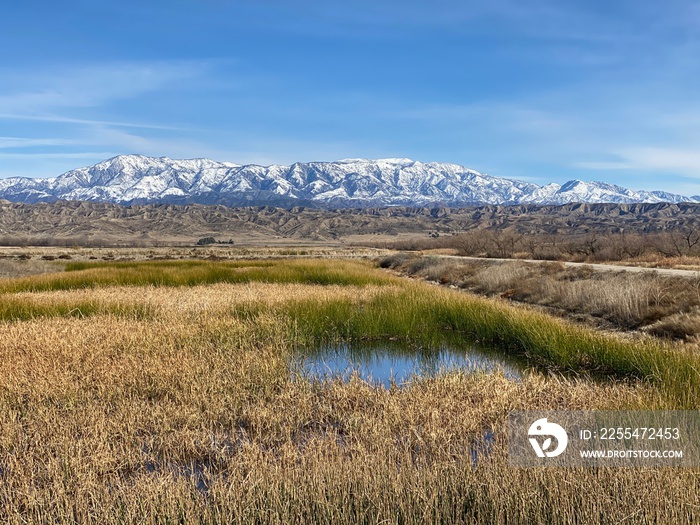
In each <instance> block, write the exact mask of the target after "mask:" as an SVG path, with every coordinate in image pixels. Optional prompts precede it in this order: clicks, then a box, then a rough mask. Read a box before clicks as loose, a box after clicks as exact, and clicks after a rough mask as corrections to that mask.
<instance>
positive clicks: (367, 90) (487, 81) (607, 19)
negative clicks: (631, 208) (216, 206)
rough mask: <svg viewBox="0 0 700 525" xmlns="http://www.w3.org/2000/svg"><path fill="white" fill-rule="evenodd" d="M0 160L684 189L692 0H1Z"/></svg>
mask: <svg viewBox="0 0 700 525" xmlns="http://www.w3.org/2000/svg"><path fill="white" fill-rule="evenodd" d="M2 11H3V15H2V17H1V18H0V178H4V177H9V176H55V175H58V174H60V173H62V172H64V171H67V170H69V169H71V168H75V167H79V166H84V165H88V164H92V163H95V162H97V161H99V160H103V159H105V158H107V157H111V156H114V155H118V154H126V153H141V154H145V155H153V156H169V157H172V158H191V157H210V158H213V159H215V160H227V161H231V162H237V163H260V164H271V163H291V162H295V161H312V160H336V159H340V158H348V157H366V158H380V157H409V158H413V159H416V160H421V161H424V162H429V161H440V162H453V163H457V164H463V165H466V166H469V167H471V168H474V169H477V170H479V171H482V172H485V173H489V174H491V175H496V176H503V177H510V178H518V179H525V180H529V181H532V182H536V183H540V184H544V183H547V182H559V183H561V182H564V181H566V180H570V179H573V178H578V179H583V180H605V181H608V182H613V183H617V184H620V185H623V186H627V187H631V188H635V189H666V190H669V191H675V192H678V193H684V194H686V195H694V194H700V2H698V1H687V0H665V1H664V2H659V1H650V0H635V1H618V0H608V1H599V0H589V1H578V2H571V1H566V0H541V1H529V0H491V1H489V2H466V1H444V0H433V1H431V2H427V1H426V2H415V1H410V0H404V1H394V0H388V1H382V0H375V1H373V2H370V1H365V0H354V1H352V2H348V1H345V2H340V1H336V0H323V1H289V0H288V1H276V0H258V1H246V0H243V1H227V0H196V1H195V0H167V1H166V0H163V1H160V0H156V1H152V0H141V1H139V2H136V1H132V0H120V1H118V2H117V1H112V0H102V1H99V0H84V1H82V0H80V1H78V0H65V1H63V2H54V1H33V0H28V1H26V2H5V4H4V5H3V9H2Z"/></svg>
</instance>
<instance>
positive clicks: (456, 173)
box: [0, 155, 700, 206]
mask: <svg viewBox="0 0 700 525" xmlns="http://www.w3.org/2000/svg"><path fill="white" fill-rule="evenodd" d="M0 199H7V200H10V201H23V202H30V203H31V202H40V201H54V200H58V199H66V200H87V201H106V202H114V203H120V204H129V203H134V202H136V203H139V202H167V203H181V204H184V203H202V204H226V205H243V204H252V203H256V204H262V203H270V204H294V203H295V202H300V201H302V202H305V203H317V204H320V205H325V206H393V205H407V206H428V205H449V206H461V205H473V204H520V203H532V204H565V203H569V202H586V203H594V202H613V203H631V202H682V201H687V202H699V201H700V199H698V197H693V198H689V197H685V196H682V195H675V194H672V193H667V192H663V191H651V192H650V191H634V190H628V189H625V188H622V187H620V186H616V185H614V184H608V183H605V182H585V181H580V180H571V181H568V182H566V183H565V184H563V185H561V186H560V185H558V184H547V185H545V186H538V185H536V184H532V183H528V182H523V181H518V180H510V179H505V178H500V177H492V176H489V175H486V174H482V173H479V172H478V171H475V170H472V169H469V168H466V167H464V166H460V165H457V164H447V163H439V162H430V163H421V162H418V161H414V160H411V159H406V158H386V159H378V160H370V159H343V160H340V161H335V162H310V163H302V162H298V163H295V164H293V165H291V166H282V165H271V166H258V165H254V164H249V165H240V164H234V163H231V162H216V161H213V160H210V159H206V158H198V159H187V160H174V159H170V158H168V157H160V158H154V157H146V156H144V155H119V156H117V157H113V158H111V159H107V160H104V161H102V162H99V163H97V164H95V165H93V166H87V167H83V168H78V169H75V170H71V171H69V172H66V173H64V174H63V175H60V176H58V177H55V178H50V179H32V178H21V177H17V178H13V179H5V180H0Z"/></svg>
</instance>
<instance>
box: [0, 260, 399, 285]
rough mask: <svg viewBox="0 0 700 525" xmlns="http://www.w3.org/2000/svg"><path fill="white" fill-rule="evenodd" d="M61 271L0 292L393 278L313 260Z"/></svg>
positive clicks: (79, 266) (110, 265) (111, 265)
mask: <svg viewBox="0 0 700 525" xmlns="http://www.w3.org/2000/svg"><path fill="white" fill-rule="evenodd" d="M66 270H67V271H66V272H60V273H51V274H43V275H38V276H32V277H26V278H20V279H11V280H7V281H4V282H2V283H0V293H16V292H42V291H55V290H74V289H80V288H98V287H104V286H149V285H152V286H197V285H202V284H215V283H249V282H266V283H304V284H318V285H324V286H328V285H334V284H337V285H354V286H362V285H368V284H385V283H388V282H391V281H395V280H396V279H395V278H391V277H389V276H387V275H383V274H381V273H379V272H377V271H376V270H373V269H370V268H368V267H367V266H366V265H363V264H360V263H352V262H348V263H346V264H343V265H342V267H341V266H338V265H330V264H327V263H324V262H322V261H318V260H283V261H275V262H271V261H138V262H78V263H71V264H68V265H67V266H66Z"/></svg>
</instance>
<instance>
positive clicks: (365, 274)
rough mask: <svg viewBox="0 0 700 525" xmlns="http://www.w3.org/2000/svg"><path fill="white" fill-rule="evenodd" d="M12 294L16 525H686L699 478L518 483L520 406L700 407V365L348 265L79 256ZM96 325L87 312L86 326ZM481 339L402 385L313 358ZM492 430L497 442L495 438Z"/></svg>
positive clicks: (5, 444) (12, 517)
mask: <svg viewBox="0 0 700 525" xmlns="http://www.w3.org/2000/svg"><path fill="white" fill-rule="evenodd" d="M66 270H68V271H63V272H59V273H51V274H43V275H38V276H30V277H21V278H17V279H11V280H6V281H2V282H0V301H1V302H2V304H3V305H9V306H3V308H4V309H5V310H4V311H5V312H7V313H6V314H4V315H3V317H2V321H0V332H1V333H0V479H1V480H2V486H0V520H2V521H3V522H8V523H27V522H51V523H123V522H135V523H192V522H198V523H306V522H319V523H341V524H342V523H348V524H350V523H353V524H354V523H379V522H389V523H432V522H454V523H472V522H474V521H480V522H492V523H493V522H496V523H500V522H506V521H507V522H516V523H517V522H523V523H552V522H567V523H591V522H599V523H600V522H616V521H622V520H627V521H628V522H649V521H652V522H654V521H655V522H658V523H671V522H675V523H683V522H690V521H692V520H693V519H694V518H697V513H698V509H699V508H700V493H699V492H698V491H697V490H696V488H697V485H698V481H699V480H700V478H698V474H697V473H696V472H695V471H694V470H692V469H685V470H670V469H667V470H663V469H636V470H632V469H583V468H579V469H516V468H513V467H510V466H509V465H508V462H507V455H506V443H505V435H504V431H505V428H504V425H505V420H506V416H507V414H508V412H509V411H511V410H515V409H537V408H541V409H622V408H636V409H653V408H695V407H696V406H697V400H698V395H699V394H700V377H699V376H698V373H697V370H698V369H700V368H699V365H700V362H699V361H700V360H699V359H698V357H697V356H696V355H695V354H693V353H689V352H686V351H683V350H682V349H680V348H679V347H677V346H675V345H674V344H672V343H670V342H663V341H660V340H658V339H655V338H652V337H643V338H640V339H638V340H634V341H632V340H628V339H623V338H619V337H616V336H614V335H611V334H603V333H600V332H597V331H594V330H592V329H590V328H586V327H582V326H578V325H574V324H571V323H569V322H567V321H564V320H561V319H557V318H553V317H551V316H548V315H546V314H544V313H542V312H538V311H535V310H531V309H527V308H522V307H521V308H516V307H514V306H512V305H510V304H508V303H507V302H506V301H504V300H502V299H490V298H484V297H477V296H474V295H471V294H465V293H463V292H460V291H455V290H450V289H445V288H441V287H436V286H434V285H430V284H428V283H425V282H415V281H411V280H408V279H405V278H401V277H396V276H393V275H391V274H390V273H388V272H386V271H384V270H381V269H379V268H376V267H375V266H374V265H373V264H371V263H369V262H358V261H341V260H301V259H286V260H264V261H261V260H258V261H233V262H232V261H185V262H182V261H181V262H173V261H156V262H134V261H132V262H122V263H119V262H99V263H98V262H93V263H90V264H85V263H71V264H69V265H67V267H66ZM76 310H77V311H80V312H81V313H80V314H76ZM446 338H449V339H450V340H451V341H454V340H455V338H457V339H458V340H460V341H463V343H464V345H470V344H472V343H474V342H476V341H478V342H479V343H480V344H482V345H488V346H489V347H491V348H492V349H493V350H494V351H497V352H501V353H503V354H504V355H506V354H512V355H518V356H520V357H521V358H524V359H526V360H527V361H528V363H530V364H531V365H532V366H533V367H534V369H533V370H531V371H530V372H528V373H526V374H524V375H523V376H522V377H521V378H519V379H518V380H517V381H514V380H512V378H510V377H508V376H507V375H506V374H505V373H503V372H499V371H497V370H496V371H473V370H451V371H445V372H444V373H438V374H436V375H430V376H425V377H416V378H414V379H413V380H412V381H411V382H410V383H407V384H406V385H404V386H403V387H402V388H396V387H389V388H385V387H384V386H383V385H377V384H373V383H370V382H365V381H362V380H361V379H360V378H358V377H351V378H350V380H349V381H346V380H344V378H327V379H326V380H318V379H314V378H313V377H310V376H308V375H304V374H299V373H297V371H295V368H294V366H293V363H294V357H295V355H296V353H297V352H298V351H299V349H303V348H311V347H317V346H319V345H323V344H333V343H347V342H353V341H384V340H387V339H392V340H396V341H402V342H405V343H406V344H411V345H416V346H422V347H426V348H434V347H436V345H437V346H439V345H440V344H441V343H442V342H444V341H445V340H446ZM486 434H488V435H489V436H492V439H489V441H488V446H485V445H484V436H485V435H486Z"/></svg>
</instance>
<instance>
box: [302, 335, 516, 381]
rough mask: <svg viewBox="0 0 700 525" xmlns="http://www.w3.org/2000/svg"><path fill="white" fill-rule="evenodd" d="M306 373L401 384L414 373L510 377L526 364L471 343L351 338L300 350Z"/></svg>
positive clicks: (424, 374)
mask: <svg viewBox="0 0 700 525" xmlns="http://www.w3.org/2000/svg"><path fill="white" fill-rule="evenodd" d="M298 364H299V367H300V369H301V371H302V373H304V374H305V375H307V376H309V377H312V378H315V379H321V380H322V379H326V378H336V377H342V378H343V379H344V380H346V381H347V380H348V379H350V378H351V377H353V376H358V377H360V379H363V380H365V381H369V382H373V383H378V384H382V385H384V386H386V387H389V386H391V385H392V384H396V385H399V386H400V385H401V384H404V383H407V382H409V381H410V380H411V379H412V378H413V377H416V376H422V377H430V376H435V375H436V374H438V373H441V372H446V371H452V370H464V371H467V372H474V371H486V372H491V371H494V370H500V371H503V373H505V374H506V376H507V377H510V378H512V379H518V378H520V377H522V375H523V373H524V370H525V368H526V367H525V365H524V363H523V362H521V361H520V360H515V359H512V358H509V357H508V356H505V355H503V354H500V353H496V352H495V351H489V350H488V349H484V348H479V347H476V346H470V345H469V344H468V343H464V342H461V343H459V344H457V343H454V342H451V343H443V344H441V345H439V346H436V347H417V346H411V345H407V344H406V343H403V342H399V341H373V342H367V341H362V342H351V343H338V344H334V345H327V346H323V347H320V348H315V349H313V350H303V351H301V356H300V357H299V361H298Z"/></svg>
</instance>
